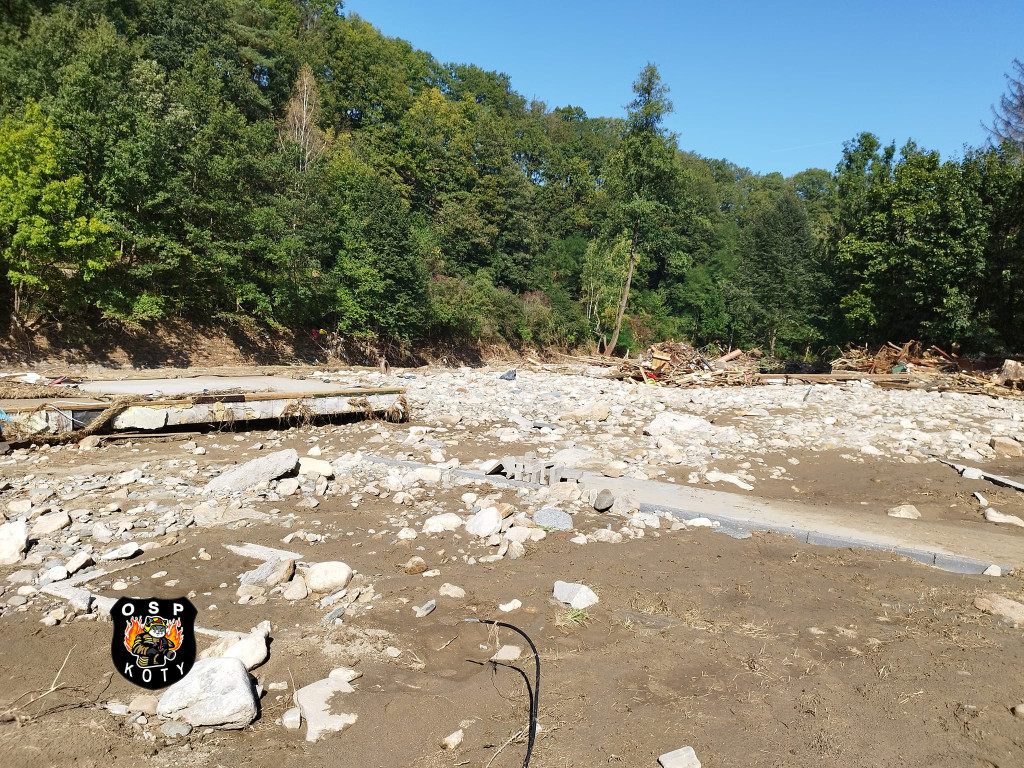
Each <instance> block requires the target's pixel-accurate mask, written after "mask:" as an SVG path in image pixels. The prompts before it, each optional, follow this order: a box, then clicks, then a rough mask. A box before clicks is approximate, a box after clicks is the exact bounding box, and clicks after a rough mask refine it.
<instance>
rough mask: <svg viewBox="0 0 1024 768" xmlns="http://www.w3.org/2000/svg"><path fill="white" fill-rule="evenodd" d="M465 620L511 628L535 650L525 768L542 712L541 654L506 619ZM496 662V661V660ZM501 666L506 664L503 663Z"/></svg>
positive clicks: (526, 635) (530, 641)
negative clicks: (538, 717) (534, 669)
mask: <svg viewBox="0 0 1024 768" xmlns="http://www.w3.org/2000/svg"><path fill="white" fill-rule="evenodd" d="M463 621H472V622H475V623H477V624H491V625H492V626H495V627H505V629H511V630H512V631H513V632H515V633H517V634H519V635H521V636H522V637H523V638H524V639H525V640H526V642H528V643H529V644H530V650H531V651H533V660H534V663H535V665H536V671H535V679H534V683H533V692H532V695H531V696H530V735H529V740H528V741H527V743H526V757H525V758H524V759H523V768H529V766H530V755H532V754H533V744H534V742H535V741H536V740H537V716H538V714H539V713H540V654H539V653H538V652H537V646H536V645H534V644H533V640H531V639H530V636H529V635H528V634H526V633H525V632H523V630H521V629H520V628H519V627H517V626H515V625H514V624H506V623H505V622H504V621H494V620H493V619H463ZM495 663H496V662H495ZM501 666H506V665H504V664H502V665H501ZM513 669H516V670H518V671H519V672H520V673H521V674H522V675H523V677H524V678H526V673H525V672H523V671H522V670H521V669H519V668H518V667H513ZM526 692H527V693H528V694H529V693H530V681H529V679H527V680H526Z"/></svg>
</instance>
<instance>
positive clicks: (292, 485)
mask: <svg viewBox="0 0 1024 768" xmlns="http://www.w3.org/2000/svg"><path fill="white" fill-rule="evenodd" d="M298 490H299V479H298V478H297V477H286V478H285V479H284V480H279V481H278V483H277V492H278V494H279V495H281V496H294V495H295V493H296V491H298ZM289 711H290V710H289ZM296 727H298V726H296Z"/></svg>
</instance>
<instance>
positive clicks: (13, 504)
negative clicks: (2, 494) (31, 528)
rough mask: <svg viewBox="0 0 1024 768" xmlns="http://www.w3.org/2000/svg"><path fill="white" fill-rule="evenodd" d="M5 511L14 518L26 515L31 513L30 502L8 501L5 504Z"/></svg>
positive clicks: (26, 500)
mask: <svg viewBox="0 0 1024 768" xmlns="http://www.w3.org/2000/svg"><path fill="white" fill-rule="evenodd" d="M7 511H8V512H9V513H10V514H11V515H12V516H14V517H17V516H18V515H27V514H28V513H29V512H31V511H32V500H31V499H17V500H16V501H9V502H7Z"/></svg>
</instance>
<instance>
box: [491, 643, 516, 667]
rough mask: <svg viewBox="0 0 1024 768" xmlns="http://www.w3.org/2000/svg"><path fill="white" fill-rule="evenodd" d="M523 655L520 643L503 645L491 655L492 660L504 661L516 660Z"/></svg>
mask: <svg viewBox="0 0 1024 768" xmlns="http://www.w3.org/2000/svg"><path fill="white" fill-rule="evenodd" d="M522 655H523V649H522V648H520V647H519V646H518V645H503V646H501V648H499V649H498V652H497V653H496V654H494V655H493V656H491V661H504V662H506V663H507V662H510V661H515V660H516V659H518V658H519V657H520V656H522Z"/></svg>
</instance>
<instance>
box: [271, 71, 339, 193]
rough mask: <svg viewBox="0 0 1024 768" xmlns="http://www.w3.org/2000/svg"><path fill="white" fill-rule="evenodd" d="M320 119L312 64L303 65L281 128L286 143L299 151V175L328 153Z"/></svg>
mask: <svg viewBox="0 0 1024 768" xmlns="http://www.w3.org/2000/svg"><path fill="white" fill-rule="evenodd" d="M319 119H320V91H319V90H318V89H317V87H316V81H314V80H313V70H312V69H310V67H309V64H303V65H302V67H301V68H300V69H299V76H298V78H296V80H295V88H294V90H293V91H292V97H291V99H290V100H289V101H288V106H287V108H286V109H285V113H284V124H283V125H282V127H281V135H282V140H285V139H287V140H288V141H291V142H292V143H293V144H295V146H296V147H298V150H299V152H298V162H299V166H298V171H299V173H305V172H306V171H307V170H308V169H309V167H310V166H312V165H313V164H314V163H316V162H317V161H318V160H320V158H322V157H323V156H324V152H325V151H326V150H327V142H328V137H327V135H326V134H325V133H324V132H323V131H322V130H320V126H319V125H318V124H317V121H318V120H319Z"/></svg>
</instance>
